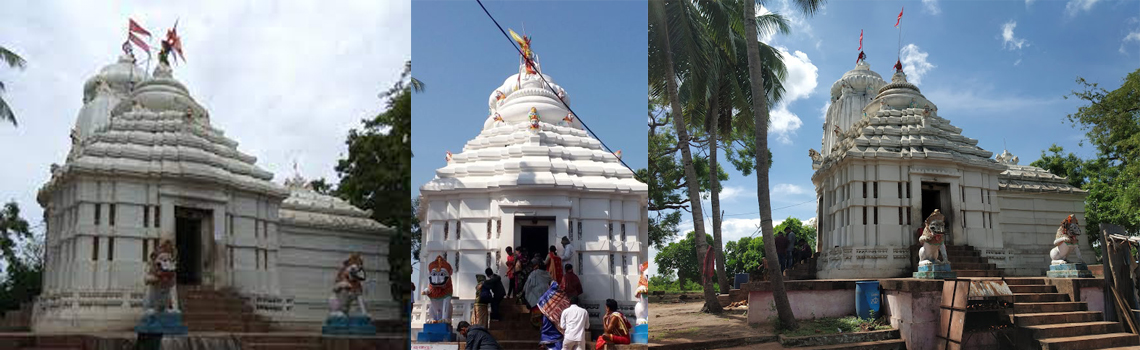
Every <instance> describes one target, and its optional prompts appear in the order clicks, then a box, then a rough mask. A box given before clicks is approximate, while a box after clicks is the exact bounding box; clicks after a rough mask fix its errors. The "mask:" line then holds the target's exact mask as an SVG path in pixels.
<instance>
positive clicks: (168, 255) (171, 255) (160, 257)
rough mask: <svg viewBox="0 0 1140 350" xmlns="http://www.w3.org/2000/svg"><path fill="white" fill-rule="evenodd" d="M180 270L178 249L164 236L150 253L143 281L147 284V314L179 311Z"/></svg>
mask: <svg viewBox="0 0 1140 350" xmlns="http://www.w3.org/2000/svg"><path fill="white" fill-rule="evenodd" d="M177 270H178V250H177V249H176V248H174V243H173V242H171V241H170V239H167V238H163V239H162V240H161V241H160V242H159V245H158V248H156V249H155V250H154V251H153V252H151V253H150V262H149V263H148V264H147V271H146V277H144V278H143V282H145V283H146V285H147V290H146V299H143V308H145V309H146V311H145V313H146V314H147V315H153V314H155V313H161V312H166V311H167V309H170V312H174V313H178V312H180V311H179V310H178V298H176V297H174V296H175V295H178V294H177V290H176V289H175V288H177V285H178V283H176V279H175V277H176V274H175V273H176V271H177Z"/></svg>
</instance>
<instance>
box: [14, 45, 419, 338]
mask: <svg viewBox="0 0 1140 350" xmlns="http://www.w3.org/2000/svg"><path fill="white" fill-rule="evenodd" d="M83 102H84V104H83V107H82V108H81V109H80V111H79V116H78V117H77V118H76V122H75V128H74V129H73V130H72V147H71V151H70V153H69V154H68V156H67V159H66V161H65V163H64V164H63V165H53V166H52V169H51V172H52V176H51V179H50V180H49V181H48V182H47V183H46V184H45V185H44V186H43V188H41V189H40V191H39V194H38V201H39V202H40V204H41V205H42V206H43V208H44V221H45V222H46V223H47V229H46V231H47V237H46V258H45V259H46V260H45V261H46V262H45V273H44V285H43V293H42V294H41V295H40V296H39V297H38V298H37V300H36V305H35V308H34V314H33V320H32V329H33V330H34V331H37V332H60V331H67V332H77V331H79V332H95V331H126V330H130V329H131V328H132V327H133V326H134V325H135V323H136V322H137V321H138V319H139V318H140V317H141V315H142V311H143V310H142V308H141V301H142V298H143V296H144V291H145V285H144V283H143V276H144V274H145V271H146V263H145V259H146V258H147V257H148V255H149V252H150V251H152V250H153V249H155V247H156V246H157V242H158V240H159V238H160V237H164V238H168V239H171V240H173V241H174V242H176V245H177V249H178V259H179V261H178V276H177V281H178V284H179V289H183V288H204V289H211V290H232V291H235V292H236V293H238V294H239V295H240V296H241V297H242V299H243V300H244V301H245V303H246V304H247V305H248V306H250V307H252V308H253V310H254V312H255V313H256V314H257V315H260V316H263V317H265V318H268V319H269V320H271V321H272V327H273V328H277V329H310V330H316V329H319V327H320V325H321V323H322V322H323V321H324V319H325V316H326V315H327V314H328V301H327V300H328V297H329V295H330V294H331V292H332V285H333V280H334V277H335V274H336V271H337V270H338V269H339V268H340V266H341V262H342V261H343V260H345V259H346V258H347V257H348V256H349V254H351V253H361V255H362V256H363V258H364V260H365V263H366V267H367V272H368V277H369V280H368V282H367V283H366V286H365V289H366V294H365V296H364V297H365V298H366V300H367V302H368V305H369V307H370V308H371V310H372V315H374V317H378V318H382V319H385V318H386V319H396V318H397V317H398V316H397V314H396V310H398V309H400V308H399V307H398V306H397V305H398V303H397V302H396V301H394V300H393V299H392V296H391V292H390V288H389V282H388V270H389V269H388V263H387V251H388V239H389V236H390V235H391V230H390V229H389V228H387V227H384V226H383V225H381V224H379V223H377V222H375V221H373V220H371V219H370V218H369V213H368V212H365V211H362V210H360V209H357V208H355V207H352V206H351V205H349V204H348V203H346V202H344V201H342V200H340V199H337V198H333V197H330V196H326V195H321V194H317V193H315V192H313V191H312V190H310V189H308V188H305V186H304V185H303V183H304V181H303V180H301V179H299V178H294V179H292V180H290V181H286V186H284V187H283V186H281V185H280V184H276V183H273V182H271V180H272V178H273V174H271V173H269V172H267V171H265V170H263V169H261V168H259V167H258V166H257V165H256V164H255V162H256V158H254V157H252V156H249V155H246V154H244V153H241V152H240V151H238V150H237V142H235V141H233V140H231V139H229V138H227V137H226V136H225V134H223V133H222V131H221V130H218V129H217V128H215V127H213V126H211V125H210V115H209V112H208V111H207V110H206V109H205V108H204V107H203V106H201V105H200V104H198V103H197V102H196V101H195V100H194V98H193V97H191V96H190V94H189V92H188V90H187V89H186V87H185V86H184V85H183V84H182V83H180V82H179V81H177V80H175V79H174V78H173V77H172V74H171V69H170V68H169V67H167V66H165V65H159V66H158V67H157V68H156V69H155V73H154V75H153V76H152V75H151V74H148V73H147V72H145V71H143V70H142V69H140V68H138V67H137V66H136V65H135V64H134V63H133V60H132V59H131V58H129V57H121V58H120V59H119V60H118V62H117V63H114V64H111V65H109V66H106V67H104V68H103V69H102V70H101V71H100V72H99V73H98V74H96V75H95V76H93V77H91V78H90V79H88V80H87V83H86V84H85V86H84V97H83ZM183 311H184V312H192V311H194V310H183Z"/></svg>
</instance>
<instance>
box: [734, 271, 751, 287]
mask: <svg viewBox="0 0 1140 350" xmlns="http://www.w3.org/2000/svg"><path fill="white" fill-rule="evenodd" d="M744 283H748V274H747V273H738V274H736V279H735V280H734V281H732V289H740V285H741V284H744Z"/></svg>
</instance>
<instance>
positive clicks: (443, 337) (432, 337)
mask: <svg viewBox="0 0 1140 350" xmlns="http://www.w3.org/2000/svg"><path fill="white" fill-rule="evenodd" d="M416 341H417V342H421V343H433V342H444V341H455V333H452V332H451V325H450V324H447V323H428V324H424V330H423V331H421V332H420V333H419V334H417V335H416Z"/></svg>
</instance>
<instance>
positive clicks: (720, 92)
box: [700, 1, 790, 294]
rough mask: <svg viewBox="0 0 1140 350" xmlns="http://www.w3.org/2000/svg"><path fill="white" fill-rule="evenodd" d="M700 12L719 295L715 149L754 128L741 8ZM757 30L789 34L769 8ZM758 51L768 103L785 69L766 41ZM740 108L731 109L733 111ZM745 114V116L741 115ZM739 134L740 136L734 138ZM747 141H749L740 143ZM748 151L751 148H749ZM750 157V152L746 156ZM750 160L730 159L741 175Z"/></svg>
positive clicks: (708, 5)
mask: <svg viewBox="0 0 1140 350" xmlns="http://www.w3.org/2000/svg"><path fill="white" fill-rule="evenodd" d="M700 11H701V13H702V14H703V16H702V17H703V18H704V25H705V35H706V37H707V38H708V40H709V41H710V42H711V43H713V45H712V46H713V47H714V49H713V50H710V51H708V52H710V55H711V56H710V57H711V58H710V61H711V63H712V64H710V67H711V68H712V69H713V70H714V72H713V73H710V74H707V75H705V76H706V77H707V78H708V79H709V82H708V83H707V86H709V87H710V89H709V94H708V96H707V103H706V106H707V107H708V111H709V112H708V113H706V114H705V120H704V121H703V122H704V123H703V125H701V126H700V127H702V128H703V129H704V130H705V132H706V133H707V135H708V139H709V140H708V146H709V169H711V170H710V175H709V181H710V182H711V187H712V189H711V190H710V191H709V193H710V198H709V202H710V203H711V207H712V212H713V213H712V221H713V226H712V227H713V242H714V252H715V254H716V265H717V267H716V273H717V284H718V285H719V287H720V293H721V294H727V293H728V292H729V287H730V286H729V280H728V277H727V276H726V274H725V271H724V269H725V258H724V241H723V239H722V238H721V237H722V236H721V224H722V217H721V210H720V190H721V187H720V179H719V178H718V177H717V176H716V173H715V171H717V170H716V169H719V168H718V166H719V160H718V159H717V158H718V156H719V155H718V154H717V153H718V148H719V143H721V142H724V143H725V147H726V151H729V152H730V153H729V154H732V153H731V152H732V151H733V149H732V148H730V147H733V146H734V145H735V144H736V141H743V140H744V139H743V137H744V136H747V137H748V138H751V132H750V131H751V130H752V129H753V128H755V126H754V124H753V121H752V118H750V116H751V113H750V111H751V109H752V106H751V100H752V96H751V86H750V85H749V77H748V66H747V64H746V63H747V61H748V59H747V56H746V53H747V47H746V46H747V45H746V44H745V42H744V40H745V38H747V36H746V35H744V26H743V23H742V18H743V16H742V15H740V14H741V13H742V12H743V8H742V7H741V6H740V3H734V2H729V1H725V2H703V3H701V6H700ZM756 21H757V25H758V28H760V29H759V30H761V31H764V32H773V31H776V32H780V33H784V34H787V33H789V31H790V29H789V27H788V24H787V22H786V20H785V19H784V18H783V17H782V16H780V15H778V14H775V13H768V14H765V15H762V16H759V17H757V18H756ZM760 45H761V52H763V54H764V56H765V57H767V58H768V59H767V60H765V61H764V62H765V66H764V67H763V74H765V75H769V77H768V79H766V80H765V82H767V84H766V85H765V91H766V92H767V97H768V100H769V101H768V103H769V104H775V103H776V102H778V101H779V100H780V99H782V97H783V93H784V87H783V84H782V81H783V80H784V77H785V75H786V74H787V69H786V68H785V66H784V62H783V59H782V57H781V56H780V54H779V51H778V50H776V49H775V48H773V47H771V46H768V45H767V44H764V43H760ZM734 110H735V111H738V113H733V111H734ZM745 116H748V118H745ZM738 136H739V137H738ZM742 143H743V145H742V146H747V144H750V143H751V142H742ZM748 153H749V154H750V153H752V152H748ZM749 158H754V157H749ZM750 163H751V161H744V162H734V165H737V168H738V170H740V171H741V172H742V173H743V174H744V176H748V175H749V173H751V169H749V166H748V164H750ZM768 165H769V166H771V163H770V162H769V163H768Z"/></svg>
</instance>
